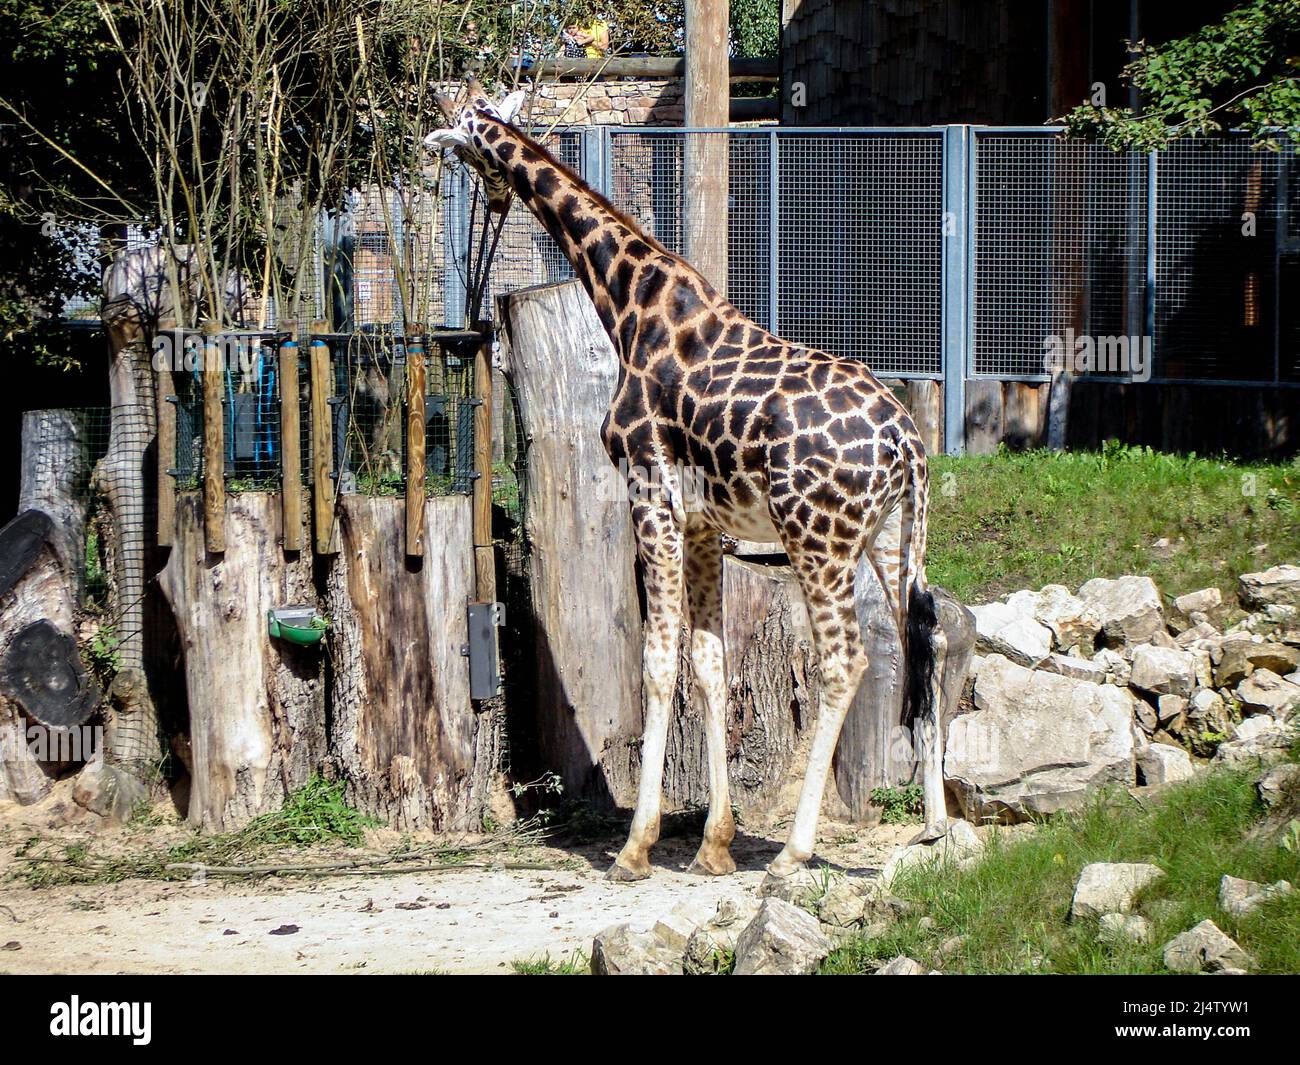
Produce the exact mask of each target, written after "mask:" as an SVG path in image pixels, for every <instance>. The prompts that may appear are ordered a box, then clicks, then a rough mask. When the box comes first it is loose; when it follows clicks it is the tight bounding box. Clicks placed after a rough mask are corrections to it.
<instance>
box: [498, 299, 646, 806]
mask: <svg viewBox="0 0 1300 1065" xmlns="http://www.w3.org/2000/svg"><path fill="white" fill-rule="evenodd" d="M498 318H499V320H500V321H501V322H502V323H503V330H502V358H503V364H504V365H503V368H504V372H505V374H506V376H507V378H509V380H510V382H511V383H512V385H513V386H514V394H515V398H516V401H517V402H518V404H519V413H520V417H521V420H522V423H523V428H524V435H525V438H526V440H527V442H528V443H527V446H528V463H527V485H526V486H525V498H526V499H527V500H528V506H527V510H526V513H525V526H526V542H527V544H528V549H529V557H528V566H529V579H530V582H531V585H530V596H529V598H530V605H531V611H532V624H533V630H534V634H535V645H534V648H533V652H534V659H535V660H534V667H535V670H536V674H535V691H536V703H535V705H536V714H537V717H536V721H535V722H534V723H533V727H532V729H530V731H532V732H533V733H534V734H535V736H536V744H537V752H536V753H537V756H538V758H539V761H540V763H541V767H542V768H545V769H550V770H554V771H555V772H558V773H559V774H560V776H561V777H562V778H563V779H564V784H565V788H566V791H567V792H569V793H570V794H574V795H579V796H585V797H588V798H594V799H598V800H602V801H612V802H614V803H615V804H618V805H626V804H628V803H630V802H631V801H632V800H633V799H634V797H635V794H636V766H635V764H634V754H635V742H636V739H637V737H638V736H639V735H640V733H641V724H642V705H641V613H640V606H639V603H638V600H637V590H636V582H635V576H634V570H633V565H634V563H633V559H634V557H635V547H634V544H633V539H632V529H631V520H630V516H629V511H628V501H627V495H626V489H625V488H624V487H623V484H624V482H623V481H622V479H621V478H620V477H619V475H618V471H617V470H616V469H615V468H614V467H613V466H612V465H611V463H610V461H609V457H608V456H607V455H606V454H605V450H604V447H603V445H602V444H601V439H600V426H601V422H602V421H603V420H604V417H605V412H606V410H607V409H608V407H609V401H610V397H611V396H612V395H613V394H614V388H615V384H616V382H617V379H618V359H617V357H616V355H615V354H614V349H613V347H612V346H611V345H610V343H609V339H608V337H606V335H605V332H604V330H603V329H602V328H601V325H600V321H599V320H598V319H597V317H596V312H595V309H594V308H593V307H592V305H591V301H590V300H589V299H588V298H587V295H586V293H585V292H583V290H582V288H581V286H580V285H579V284H578V283H577V282H576V281H569V282H565V283H563V284H560V285H548V286H542V287H537V288H530V289H523V290H521V291H519V292H514V293H512V294H510V295H509V296H504V297H502V299H501V301H500V313H499V315H498Z"/></svg>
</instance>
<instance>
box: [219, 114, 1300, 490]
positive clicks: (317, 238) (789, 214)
mask: <svg viewBox="0 0 1300 1065" xmlns="http://www.w3.org/2000/svg"><path fill="white" fill-rule="evenodd" d="M718 138H726V160H727V161H726V169H727V174H726V177H727V210H726V213H725V217H722V216H720V217H719V218H718V219H717V222H716V224H717V225H718V226H719V227H723V226H725V228H726V235H727V242H726V243H727V256H728V268H727V289H728V295H729V296H730V297H731V298H732V300H733V301H734V302H735V303H736V304H737V305H738V306H739V307H740V309H741V310H742V311H744V312H745V313H747V314H748V315H750V316H751V317H753V318H754V319H755V320H756V321H758V322H760V323H762V324H763V325H765V326H767V327H768V328H770V329H772V330H773V331H774V332H776V333H778V334H779V335H781V336H783V337H786V338H788V339H791V340H794V341H798V342H802V343H806V344H809V345H812V346H815V347H819V348H823V349H825V350H828V351H831V352H833V353H835V354H838V355H841V356H846V357H851V358H861V359H865V360H866V361H867V362H868V363H870V364H871V366H872V367H873V368H874V369H876V370H877V371H878V372H879V373H881V374H883V375H887V376H927V377H941V376H942V375H943V374H944V373H949V372H953V371H955V370H956V369H958V368H960V369H961V371H962V372H964V373H967V374H971V375H975V376H992V377H1000V378H1042V377H1045V376H1046V367H1045V366H1044V354H1045V348H1044V345H1045V341H1047V340H1048V338H1051V337H1057V338H1060V339H1062V340H1063V341H1068V338H1069V337H1070V335H1071V334H1073V335H1074V336H1076V337H1082V336H1087V337H1091V338H1094V339H1095V340H1096V339H1100V340H1104V341H1113V340H1118V339H1119V338H1123V339H1124V340H1125V341H1127V342H1128V343H1129V344H1130V345H1131V344H1133V343H1136V344H1142V345H1146V344H1149V345H1150V349H1151V353H1152V355H1153V357H1154V365H1153V366H1152V374H1151V376H1152V377H1153V379H1156V380H1171V381H1232V382H1242V383H1274V382H1275V383H1278V384H1300V301H1297V300H1295V299H1293V298H1290V297H1291V293H1292V292H1293V291H1294V289H1295V286H1296V284H1297V283H1300V204H1298V205H1295V206H1293V205H1292V202H1291V201H1292V200H1293V199H1294V198H1295V195H1296V190H1297V189H1300V180H1297V179H1295V178H1294V177H1293V175H1292V171H1293V170H1294V169H1295V162H1294V160H1295V149H1294V147H1293V146H1291V145H1286V146H1284V147H1283V149H1282V150H1281V151H1278V152H1266V151H1254V150H1252V149H1250V148H1249V147H1248V146H1247V145H1245V144H1244V143H1241V142H1233V141H1231V139H1229V140H1228V141H1227V142H1223V141H1190V142H1179V143H1177V144H1175V145H1174V146H1173V147H1172V148H1170V149H1169V150H1167V151H1164V152H1161V153H1157V154H1154V155H1147V154H1143V153H1126V154H1120V153H1112V152H1109V151H1107V150H1105V149H1102V148H1098V147H1095V146H1089V145H1082V144H1077V143H1071V142H1067V141H1065V140H1063V139H1062V137H1061V135H1060V133H1059V131H1055V130H1052V129H1050V128H1047V127H1043V128H998V127H976V128H974V129H973V131H972V133H971V136H970V140H969V144H970V149H969V150H970V153H971V155H970V165H969V167H968V168H965V172H964V173H959V171H961V170H962V169H963V168H961V167H952V166H947V165H946V164H947V163H948V162H950V160H948V159H947V158H946V157H945V151H946V148H945V143H946V138H945V128H944V127H934V128H922V129H907V130H900V129H887V128H878V129H839V130H808V129H789V130H786V129H732V130H728V131H710V130H684V129H674V128H665V127H656V128H643V127H637V128H631V127H593V128H589V129H581V130H566V131H560V132H558V133H556V134H554V135H552V136H550V137H549V138H548V142H547V143H548V145H549V147H550V149H551V151H552V152H553V154H555V156H556V157H557V158H558V159H559V160H560V161H561V162H563V163H565V164H566V165H568V166H570V167H571V168H573V169H574V170H576V171H578V172H579V173H580V174H582V175H583V176H584V177H586V178H587V179H588V180H589V181H590V183H591V184H592V185H593V186H594V187H596V188H597V190H598V191H600V192H603V193H604V194H605V195H607V196H608V197H609V198H610V199H611V200H612V201H613V202H614V203H615V205H617V206H618V207H620V208H622V209H624V210H625V211H627V212H628V213H629V214H630V215H632V216H633V217H634V218H635V219H637V220H638V221H639V222H640V223H641V224H643V225H644V226H645V227H646V228H647V229H648V230H649V231H650V232H652V233H653V234H654V235H655V236H656V237H657V238H658V239H659V240H660V241H662V242H663V243H664V244H665V245H666V246H667V247H669V248H670V249H672V250H674V251H677V252H679V253H681V252H686V253H688V254H689V249H686V248H684V246H683V241H684V234H683V214H684V211H683V208H684V203H683V181H682V174H683V168H684V164H685V161H686V159H687V157H688V156H689V155H690V153H691V151H692V150H693V146H699V145H702V144H707V143H708V142H709V141H710V140H716V139H718ZM963 143H965V142H963ZM963 150H964V149H963ZM954 185H956V186H959V187H954ZM480 197H481V192H480V189H479V183H478V181H477V179H476V178H475V177H474V176H473V175H472V174H471V173H470V172H469V171H468V170H467V169H466V168H465V167H464V166H463V165H462V164H459V163H456V162H454V161H450V160H449V162H448V166H447V167H446V168H445V169H444V170H443V171H442V178H441V184H440V187H439V189H438V192H437V195H436V196H435V195H432V194H426V195H424V196H423V198H421V197H419V196H412V195H409V194H403V195H399V194H398V192H396V191H395V190H391V189H390V190H381V189H378V188H368V189H362V190H358V191H356V192H354V193H353V194H352V195H351V198H350V204H351V209H350V211H348V212H345V213H344V214H342V215H340V216H336V217H332V218H323V219H321V221H320V223H319V224H318V225H317V227H316V231H315V233H314V235H313V236H312V238H311V239H312V240H313V241H314V242H315V252H314V256H315V258H314V259H313V263H314V265H313V271H314V275H315V279H314V281H313V283H312V284H307V285H306V286H305V287H304V296H305V301H306V302H305V303H304V307H303V309H302V314H304V315H305V314H307V313H310V314H311V315H312V317H314V318H328V319H329V320H330V321H332V322H334V323H335V324H336V328H339V329H340V330H341V331H344V332H349V333H355V334H358V335H365V334H366V333H367V332H369V333H375V334H386V335H389V336H391V337H400V335H401V332H402V325H403V321H404V320H410V319H412V318H414V319H417V320H422V321H430V322H442V323H445V324H447V325H450V326H453V327H458V328H459V327H463V326H464V325H465V318H466V304H467V301H466V293H467V292H468V291H470V290H472V289H473V287H474V284H473V278H474V276H475V274H476V268H477V266H478V265H479V264H480V261H481V260H480V251H481V248H482V244H481V243H480V234H481V231H482V221H483V218H484V214H485V210H484V205H483V203H482V201H481V198H480ZM954 204H959V205H960V209H959V211H958V212H957V213H958V214H959V216H960V217H958V218H955V219H952V218H949V217H948V216H946V215H945V210H951V209H952V208H953V205H954ZM949 225H955V226H956V227H957V230H958V233H957V236H958V238H959V239H958V240H957V241H955V242H953V243H950V244H949V252H950V254H948V255H945V254H944V245H945V227H947V226H949ZM955 247H959V248H960V249H961V250H960V252H957V253H953V248H955ZM958 262H960V263H961V264H962V265H963V266H965V267H966V268H967V269H966V272H965V276H964V278H963V280H962V282H961V284H960V285H958V286H957V287H956V288H954V286H953V285H952V284H951V283H950V282H952V280H953V273H952V272H953V271H954V270H955V269H957V263H958ZM571 276H572V272H571V270H570V267H569V264H568V263H567V261H566V260H565V259H564V257H563V256H562V255H561V254H560V252H559V250H558V248H557V247H556V246H555V244H554V242H553V241H552V240H551V238H550V237H549V236H548V235H547V234H546V233H545V232H544V231H543V230H542V228H541V226H540V225H539V224H538V223H537V222H536V221H535V220H534V219H533V217H532V216H531V214H530V213H529V212H528V210H527V209H526V208H525V207H524V205H522V204H521V203H518V202H516V203H515V204H514V205H513V207H512V209H511V212H510V214H509V216H508V217H507V220H506V222H505V225H504V228H503V230H502V232H501V236H500V240H499V242H498V243H497V246H496V252H495V258H494V262H493V265H492V269H491V271H490V274H489V276H488V279H487V282H486V286H485V292H484V299H483V302H482V304H481V306H480V307H479V308H478V309H477V312H478V314H480V315H481V316H482V317H485V318H488V317H491V316H492V315H493V314H494V312H495V297H496V296H498V295H500V294H501V293H504V292H508V291H512V290H515V289H519V288H523V287H527V286H530V285H535V284H541V283H548V282H556V281H560V280H564V279H567V278H569V277H571ZM402 278H405V280H404V282H403V281H402V280H401V279H402ZM403 291H413V292H414V293H415V295H414V303H415V304H416V306H413V307H411V308H404V307H403V306H402V303H403V296H402V292H403ZM954 300H960V306H959V308H958V310H957V313H956V317H954V313H953V311H954V306H956V304H954V303H953V302H952V301H954ZM473 310H474V309H472V308H471V312H473ZM267 311H268V313H269V312H273V311H274V308H268V309H267ZM259 314H260V312H259ZM963 318H964V320H965V321H966V327H965V329H964V331H962V330H954V329H952V328H948V329H945V320H947V321H948V323H949V325H950V326H951V323H952V322H953V321H954V320H962V319H963ZM273 319H274V315H273V314H270V320H272V321H273ZM297 324H298V325H299V326H302V325H303V323H301V322H300V323H297ZM959 335H961V336H964V340H958V339H957V337H958V336H959ZM945 344H948V345H950V346H951V347H958V346H960V348H961V350H946V349H945ZM239 402H240V403H247V402H248V401H247V400H240V401H239ZM390 450H391V449H390ZM244 461H248V460H247V459H245V460H244ZM255 472H256V470H254V473H255Z"/></svg>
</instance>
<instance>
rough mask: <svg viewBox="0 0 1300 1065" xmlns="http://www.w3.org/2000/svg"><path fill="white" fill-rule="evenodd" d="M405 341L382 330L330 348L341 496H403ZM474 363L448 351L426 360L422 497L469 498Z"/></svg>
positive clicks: (340, 340) (437, 349) (427, 356)
mask: <svg viewBox="0 0 1300 1065" xmlns="http://www.w3.org/2000/svg"><path fill="white" fill-rule="evenodd" d="M406 362H407V348H406V345H405V342H404V341H403V340H402V339H401V338H398V337H395V336H393V335H392V333H391V332H389V331H385V330H373V331H363V332H359V333H355V334H353V335H351V336H350V337H344V338H338V339H336V341H335V344H334V357H333V368H334V404H333V407H334V419H333V420H334V425H335V441H334V443H335V455H334V469H335V471H336V473H337V476H338V482H337V483H338V486H339V491H340V493H347V492H358V493H361V494H364V495H400V494H402V493H404V492H405V491H406V458H407V450H408V444H409V441H408V437H407V434H408V432H409V426H408V422H407V416H406ZM473 394H474V362H473V358H472V356H468V357H467V356H466V355H465V354H464V353H459V352H457V351H456V350H455V349H452V348H441V347H439V346H438V345H433V346H432V350H431V351H428V352H426V354H425V397H424V417H425V449H424V453H425V490H426V492H428V494H430V495H448V494H463V493H468V492H469V491H471V489H472V486H473V474H474V405H473V402H472V397H473Z"/></svg>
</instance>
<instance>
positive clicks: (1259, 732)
mask: <svg viewBox="0 0 1300 1065" xmlns="http://www.w3.org/2000/svg"><path fill="white" fill-rule="evenodd" d="M1280 728H1281V726H1280V725H1279V724H1278V723H1277V722H1276V721H1274V720H1273V719H1272V718H1271V717H1269V716H1268V715H1267V714H1256V715H1255V716H1254V717H1248V718H1246V719H1245V720H1244V721H1240V722H1238V723H1237V724H1236V725H1235V726H1234V727H1233V730H1232V738H1233V739H1234V740H1253V739H1257V738H1258V737H1260V736H1263V735H1264V734H1265V733H1268V732H1277V731H1278V730H1279V729H1280Z"/></svg>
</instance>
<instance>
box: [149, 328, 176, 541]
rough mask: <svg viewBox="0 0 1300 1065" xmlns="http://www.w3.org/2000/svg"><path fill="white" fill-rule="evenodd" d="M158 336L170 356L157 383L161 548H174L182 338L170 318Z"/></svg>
mask: <svg viewBox="0 0 1300 1065" xmlns="http://www.w3.org/2000/svg"><path fill="white" fill-rule="evenodd" d="M168 334H170V336H169V335H168ZM157 337H158V338H164V337H165V338H166V339H165V340H164V341H163V343H164V344H165V345H166V347H165V348H164V350H165V352H166V355H167V365H166V366H165V367H163V368H162V369H160V370H159V371H158V376H157V379H156V380H155V382H154V400H155V402H156V404H157V408H158V546H159V547H171V545H172V538H173V537H174V536H175V533H176V478H175V477H174V476H173V475H172V473H171V470H172V467H173V466H174V465H175V464H176V404H175V402H174V400H175V398H176V396H175V393H176V383H175V381H174V380H173V378H172V367H173V366H174V365H175V364H176V363H175V360H176V355H177V353H178V352H177V348H178V344H177V341H179V340H181V337H180V334H179V332H178V331H177V329H176V323H175V322H174V321H172V320H170V319H166V320H163V321H160V322H159V323H158V333H157ZM182 343H183V341H182Z"/></svg>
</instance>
